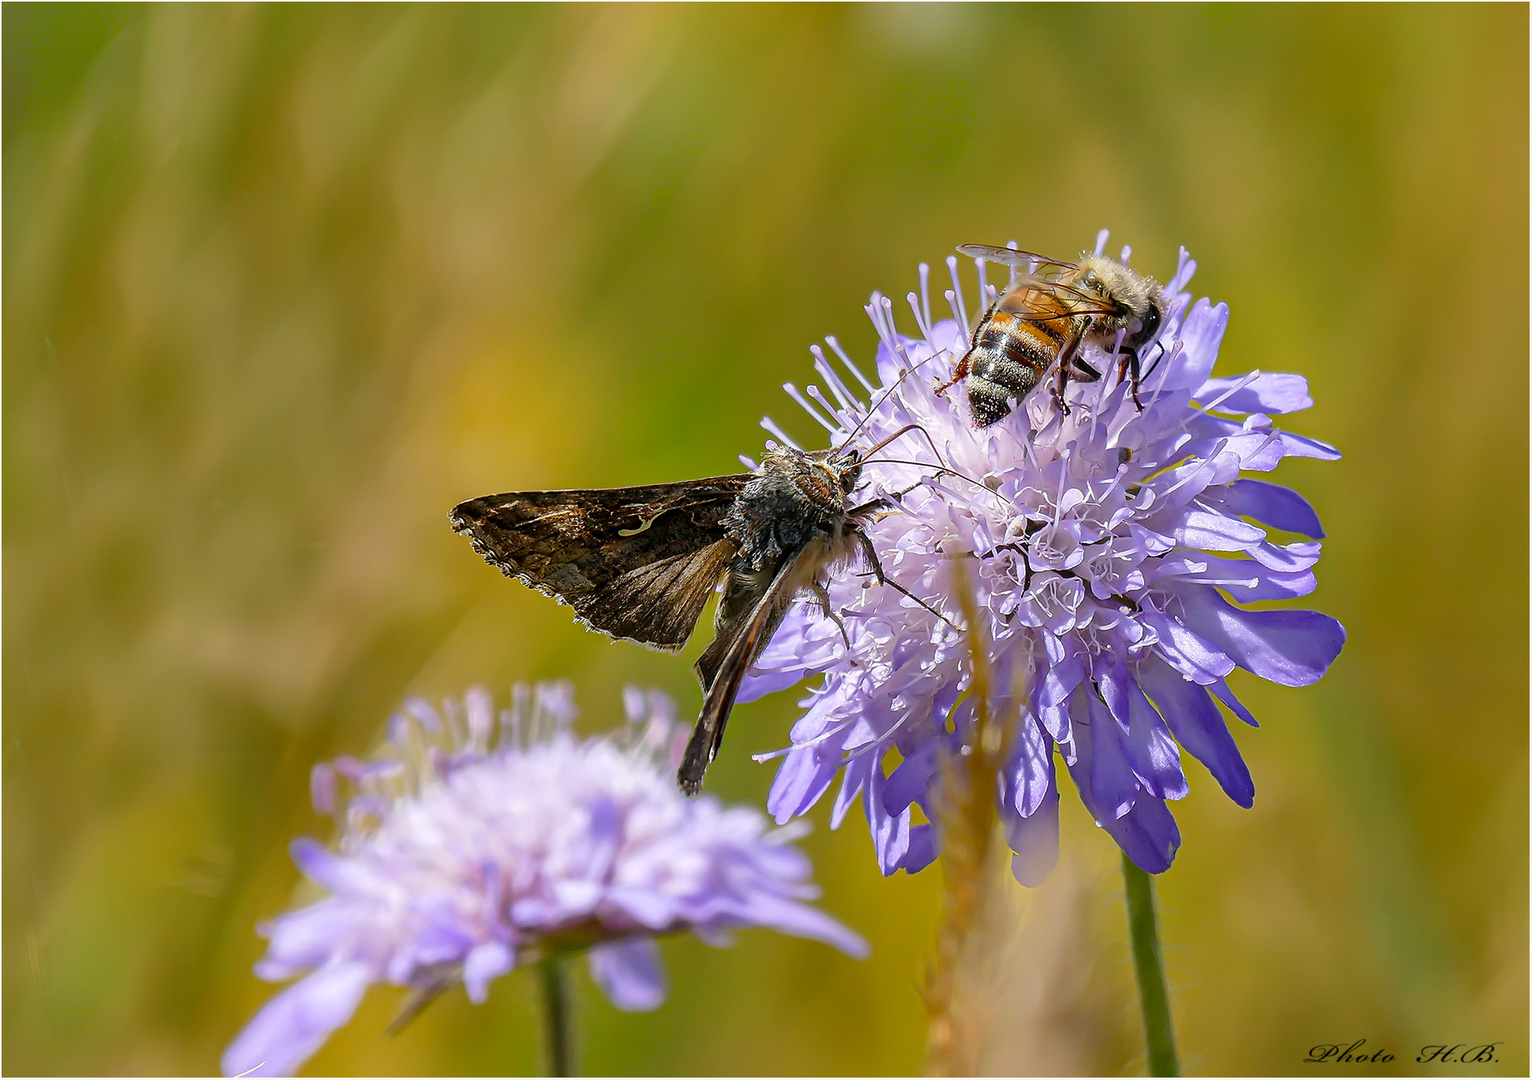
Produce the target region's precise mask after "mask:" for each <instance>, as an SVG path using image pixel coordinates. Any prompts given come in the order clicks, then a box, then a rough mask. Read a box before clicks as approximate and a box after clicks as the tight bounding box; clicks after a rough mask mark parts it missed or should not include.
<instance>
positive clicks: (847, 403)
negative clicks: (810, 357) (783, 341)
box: [809, 345, 863, 413]
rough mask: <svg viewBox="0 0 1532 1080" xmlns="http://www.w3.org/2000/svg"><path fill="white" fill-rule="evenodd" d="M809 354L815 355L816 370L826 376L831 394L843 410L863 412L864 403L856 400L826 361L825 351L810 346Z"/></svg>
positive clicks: (826, 382)
mask: <svg viewBox="0 0 1532 1080" xmlns="http://www.w3.org/2000/svg"><path fill="white" fill-rule="evenodd" d="M809 352H811V353H813V354H814V370H815V371H817V372H819V374H821V375H823V376H824V380H825V384H826V385H828V386H829V387H830V392H831V393H832V394H834V395H835V399H836V400H837V401H839V402H840V404H841V408H843V409H845V410H847V411H848V412H857V413H860V412H862V411H863V406H862V403H861V402H860V401H858V400H857V399H856V395H855V394H853V393H852V392H851V388H850V387H848V386H847V385H846V384H845V383H843V382H841V378H840V376H839V375H837V374H835V369H834V368H832V367H830V364H829V361H827V360H826V359H825V354H824V351H823V350H822V349H820V347H819V346H818V345H810V346H809Z"/></svg>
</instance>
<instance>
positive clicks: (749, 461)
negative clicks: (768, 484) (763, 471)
mask: <svg viewBox="0 0 1532 1080" xmlns="http://www.w3.org/2000/svg"><path fill="white" fill-rule="evenodd" d="M739 463H740V464H741V465H743V466H744V467H745V468H747V469H749V470H750V471H751V472H755V471H756V470H757V469H759V468H760V467H761V466H760V465H759V464H758V463H757V462H756V461H755V460H754V459H753V458H747V457H746V456H745V455H744V454H740V455H739Z"/></svg>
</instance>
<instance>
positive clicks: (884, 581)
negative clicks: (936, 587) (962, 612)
mask: <svg viewBox="0 0 1532 1080" xmlns="http://www.w3.org/2000/svg"><path fill="white" fill-rule="evenodd" d="M851 532H852V533H853V534H854V535H855V536H856V540H857V543H858V544H860V545H861V546H862V554H864V555H866V556H867V562H868V565H870V566H871V567H872V572H873V575H874V576H875V577H877V579H878V584H879V585H887V586H888V587H889V588H890V589H893V590H894V591H895V592H898V593H903V594H904V595H905V596H908V597H909V598H910V599H911V600H913V601H915V603H917V604H919V605H920V606H921V607H923V608H925V609H926V610H927V611H929V612H930V613H931V614H932V615H935V616H936V617H937V618H938V619H940V620H941V621H942V622H944V623H946V624H947V625H948V626H950V627H952V629H954V630H957V631H958V632H959V633H962V628H961V627H959V626H958V624H957V623H955V622H953V621H952V620H951V619H949V618H947V616H945V615H943V614H942V613H941V612H940V611H937V610H936V609H935V608H934V607H932V606H931V605H930V604H928V603H926V602H925V601H924V600H922V599H921V598H920V597H918V596H916V595H915V594H914V593H912V592H910V590H908V589H906V588H905V587H904V586H903V585H901V584H899V583H898V582H897V581H895V580H894V579H893V578H891V577H889V576H888V575H887V574H885V573H884V572H883V564H882V563H881V562H879V561H878V553H877V551H876V550H875V549H874V548H873V546H872V541H871V540H869V539H868V538H867V534H866V533H864V532H863V531H862V530H861V529H852V530H851Z"/></svg>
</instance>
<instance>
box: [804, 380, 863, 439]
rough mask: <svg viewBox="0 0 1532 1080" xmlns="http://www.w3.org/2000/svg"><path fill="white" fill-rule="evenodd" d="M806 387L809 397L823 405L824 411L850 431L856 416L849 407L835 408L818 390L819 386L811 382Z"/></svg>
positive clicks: (854, 424) (854, 423)
mask: <svg viewBox="0 0 1532 1080" xmlns="http://www.w3.org/2000/svg"><path fill="white" fill-rule="evenodd" d="M807 389H808V394H809V397H811V398H813V399H814V400H815V401H817V402H819V404H820V405H822V406H824V410H825V412H827V413H829V414H830V415H831V416H832V417H834V418H835V419H836V420H837V421H839V422H840V425H841V427H843V428H845V429H846V430H847V431H850V430H851V429H852V428H853V427H855V426H856V416H855V414H853V413H852V412H851V410H850V409H837V408H836V407H835V406H834V405H831V404H830V402H829V399H828V398H826V397H825V396H824V394H822V393H821V392H820V390H819V387H817V386H815V385H814V384H813V383H810V384H809V385H808V388H807ZM836 430H837V431H839V430H840V428H836Z"/></svg>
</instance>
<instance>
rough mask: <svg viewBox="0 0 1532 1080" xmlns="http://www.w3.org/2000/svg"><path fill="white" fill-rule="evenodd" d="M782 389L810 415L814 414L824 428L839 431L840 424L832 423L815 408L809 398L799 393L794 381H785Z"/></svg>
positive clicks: (829, 430) (832, 431)
mask: <svg viewBox="0 0 1532 1080" xmlns="http://www.w3.org/2000/svg"><path fill="white" fill-rule="evenodd" d="M782 389H783V390H786V391H787V396H788V397H790V398H792V399H793V400H794V401H796V402H797V403H798V404H799V405H800V406H802V408H803V411H804V412H806V413H808V414H809V415H810V416H812V417H813V418H814V419H815V421H816V422H818V424H819V426H820V427H822V428H824V429H825V430H826V431H828V432H831V433H832V434H833V433H834V432H837V431H839V430H840V425H838V424H832V423H830V421H829V420H827V419H825V418H824V417H823V416H821V415H820V414H819V410H818V409H816V408H814V406H813V405H810V404H809V399H808V398H806V397H804V396H803V395H802V394H801V393H799V391H798V388H797V387H796V386H794V385H793V384H792V383H790V382H789V383H783V384H782Z"/></svg>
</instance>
